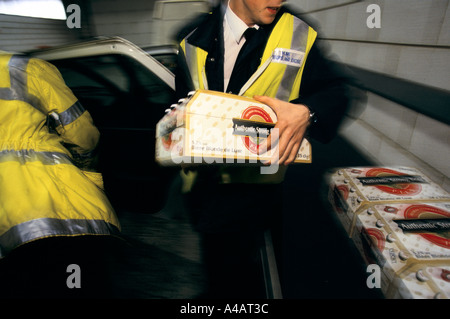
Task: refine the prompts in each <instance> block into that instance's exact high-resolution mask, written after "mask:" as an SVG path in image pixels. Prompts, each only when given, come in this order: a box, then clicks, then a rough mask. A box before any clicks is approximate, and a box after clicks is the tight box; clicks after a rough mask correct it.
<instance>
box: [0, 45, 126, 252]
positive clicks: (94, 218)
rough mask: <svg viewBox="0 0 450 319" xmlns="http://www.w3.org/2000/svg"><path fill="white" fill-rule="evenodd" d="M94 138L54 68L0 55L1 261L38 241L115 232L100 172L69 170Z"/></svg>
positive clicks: (83, 112)
mask: <svg viewBox="0 0 450 319" xmlns="http://www.w3.org/2000/svg"><path fill="white" fill-rule="evenodd" d="M49 114H51V115H50V116H52V117H53V118H54V119H55V121H56V122H57V123H58V125H57V128H56V130H57V133H56V132H54V133H52V132H50V131H49V128H48V126H47V125H46V123H47V122H48V117H49ZM98 140H99V132H98V130H97V128H96V127H95V126H94V124H93V120H92V118H91V116H90V114H89V113H88V112H87V111H86V110H85V109H83V107H82V106H81V104H80V103H79V102H78V101H77V99H76V97H75V96H74V95H73V94H72V92H71V90H70V89H69V88H68V87H67V86H66V85H65V83H64V80H63V78H62V76H61V74H60V73H59V71H58V70H57V69H56V68H55V67H54V66H53V65H51V64H49V63H48V62H45V61H42V60H39V59H34V58H28V57H25V56H21V55H11V54H1V53H0V258H3V257H5V256H6V255H7V254H8V253H9V252H10V251H11V250H13V249H14V248H16V247H18V246H20V245H22V244H24V243H27V242H30V241H34V240H37V239H40V238H45V237H50V236H76V235H113V234H117V233H118V232H119V231H120V225H119V222H118V219H117V216H116V214H115V212H114V210H113V207H112V206H111V204H110V202H109V200H108V198H107V197H106V196H105V193H104V191H103V180H102V176H101V174H100V173H97V172H92V171H84V170H81V169H80V168H78V167H77V166H75V165H74V155H73V154H75V155H77V156H76V157H79V158H81V159H86V158H88V157H89V156H90V154H91V152H92V151H93V150H94V149H95V147H96V146H97V143H98ZM64 145H70V146H71V148H70V151H69V149H68V148H66V147H65V146H64Z"/></svg>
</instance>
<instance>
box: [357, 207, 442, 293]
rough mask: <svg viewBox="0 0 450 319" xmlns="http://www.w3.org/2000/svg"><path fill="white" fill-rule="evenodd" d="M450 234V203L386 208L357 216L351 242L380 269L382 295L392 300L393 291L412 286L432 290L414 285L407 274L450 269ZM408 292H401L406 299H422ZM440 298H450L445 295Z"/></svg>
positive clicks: (422, 284)
mask: <svg viewBox="0 0 450 319" xmlns="http://www.w3.org/2000/svg"><path fill="white" fill-rule="evenodd" d="M449 233H450V202H433V203H425V204H424V203H408V204H383V205H374V206H373V207H371V208H369V209H367V210H366V211H364V212H363V213H361V214H359V215H358V216H357V221H356V225H355V230H354V233H353V237H352V238H353V241H354V243H355V245H356V247H357V248H358V249H359V251H360V253H361V255H362V256H363V259H364V260H365V261H366V263H367V264H378V265H379V266H380V268H381V289H382V292H383V293H384V294H385V296H391V295H393V292H392V291H393V290H394V291H395V290H397V288H400V287H403V286H405V287H409V286H410V284H416V286H417V285H419V286H422V287H424V289H431V288H429V287H428V286H429V284H428V283H429V282H425V280H423V281H421V282H419V283H415V282H413V280H412V279H413V277H411V276H409V277H408V276H406V275H405V274H409V273H411V272H414V273H415V274H416V273H417V271H419V270H420V271H422V268H427V267H430V266H436V267H437V266H440V267H445V266H450V238H449V236H448V234H449ZM417 276H419V275H417ZM419 278H420V277H419ZM422 278H425V277H423V276H422ZM404 280H407V282H405V283H403V281H404ZM422 282H423V283H422ZM392 286H394V287H396V289H394V288H392ZM408 290H409V289H406V288H404V289H403V290H402V292H401V295H402V296H403V297H404V298H411V296H418V295H419V294H417V293H409V294H408V293H406V291H408ZM430 291H434V294H436V293H438V292H439V291H438V290H436V289H431V290H430ZM440 294H441V296H442V297H444V296H445V297H448V298H450V295H447V294H446V293H445V292H444V291H441V292H440ZM427 296H429V293H428V294H427Z"/></svg>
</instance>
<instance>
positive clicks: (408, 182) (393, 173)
mask: <svg viewBox="0 0 450 319" xmlns="http://www.w3.org/2000/svg"><path fill="white" fill-rule="evenodd" d="M328 183H329V187H330V192H329V200H330V201H331V203H332V205H333V207H334V208H335V210H336V211H338V213H339V215H338V216H339V217H340V219H341V220H342V221H343V225H344V227H345V229H346V231H347V232H348V233H349V235H350V236H352V233H353V230H354V228H355V223H356V218H357V216H358V215H359V214H360V213H361V212H363V211H364V210H367V209H369V208H370V207H371V206H373V205H376V204H380V203H381V204H382V203H398V202H412V201H414V202H423V201H425V202H430V201H450V194H448V193H447V192H446V191H445V190H444V189H442V188H441V187H440V186H439V185H437V184H436V183H434V182H433V181H431V180H430V179H429V178H428V177H427V176H425V175H424V174H423V173H421V172H420V171H419V170H417V169H415V168H410V167H352V168H341V169H338V170H337V171H336V172H334V173H332V174H331V175H330V176H329V180H328Z"/></svg>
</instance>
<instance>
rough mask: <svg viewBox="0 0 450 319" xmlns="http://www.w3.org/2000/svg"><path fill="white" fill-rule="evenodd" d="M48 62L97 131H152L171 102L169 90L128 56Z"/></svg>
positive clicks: (152, 73) (170, 91) (171, 90)
mask: <svg viewBox="0 0 450 319" xmlns="http://www.w3.org/2000/svg"><path fill="white" fill-rule="evenodd" d="M50 62H52V63H53V64H54V65H55V66H56V67H57V68H58V69H59V70H60V72H61V74H62V76H63V78H64V80H65V81H66V83H67V85H68V86H69V87H70V88H71V89H72V91H73V92H74V94H75V96H76V97H77V98H78V99H79V100H80V102H81V103H82V104H83V106H84V107H85V108H86V109H87V110H88V111H89V112H90V113H91V115H92V117H93V118H94V122H95V124H96V125H97V126H99V128H100V129H101V128H105V127H106V128H120V129H124V128H127V129H136V128H152V129H153V128H154V127H155V125H156V123H157V121H158V120H159V119H160V118H161V117H162V116H163V115H164V110H165V109H166V108H167V107H168V106H169V105H170V104H171V103H172V101H173V99H174V91H173V89H171V88H170V87H169V86H168V85H167V84H166V83H165V82H163V81H162V80H161V79H160V78H159V77H158V76H157V75H156V74H155V73H154V72H152V71H151V70H148V69H147V68H146V67H144V66H143V65H142V64H140V63H139V62H137V61H135V60H134V59H132V58H131V57H128V56H122V55H104V56H91V57H82V58H71V59H64V60H55V61H50ZM155 67H157V68H160V66H159V65H155Z"/></svg>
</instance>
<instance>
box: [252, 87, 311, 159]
mask: <svg viewBox="0 0 450 319" xmlns="http://www.w3.org/2000/svg"><path fill="white" fill-rule="evenodd" d="M254 99H255V100H256V101H258V102H261V103H264V104H266V105H268V106H270V107H271V108H272V109H273V110H274V112H275V113H276V115H277V123H276V125H275V129H277V128H278V133H279V134H275V136H272V135H274V134H271V135H269V137H268V138H267V140H266V142H265V143H263V144H261V145H260V147H259V153H260V154H261V153H264V152H266V151H267V150H270V149H272V148H275V147H276V146H277V144H278V145H279V151H278V156H277V157H276V158H272V160H271V162H270V163H268V164H277V163H276V161H278V165H283V164H284V165H289V164H290V163H292V162H293V161H294V160H295V158H296V156H297V153H298V150H299V149H300V146H301V144H302V141H303V137H304V135H305V133H306V130H307V128H308V126H309V124H310V122H309V109H308V108H307V107H306V106H304V105H302V104H292V103H289V102H284V101H281V100H278V99H274V98H271V97H267V96H254ZM276 135H278V136H276Z"/></svg>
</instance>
